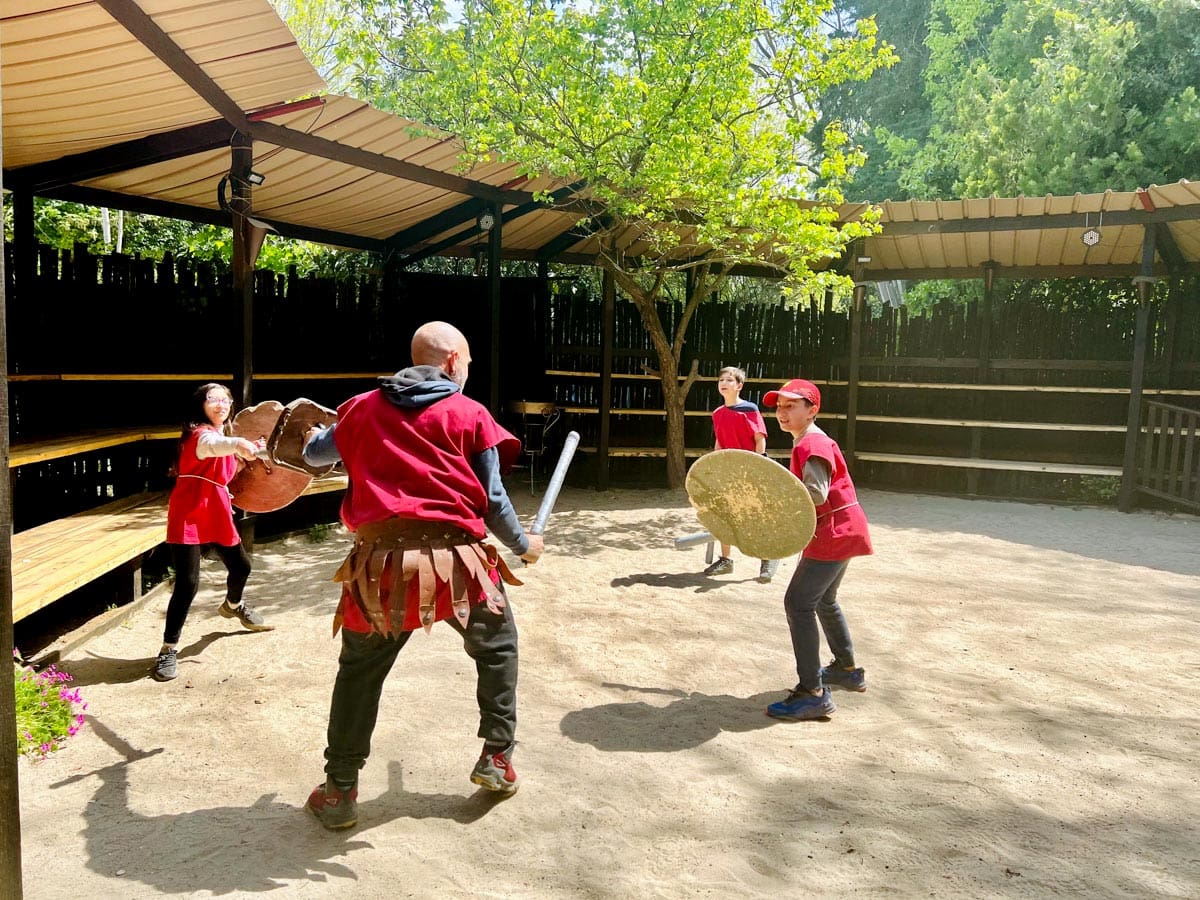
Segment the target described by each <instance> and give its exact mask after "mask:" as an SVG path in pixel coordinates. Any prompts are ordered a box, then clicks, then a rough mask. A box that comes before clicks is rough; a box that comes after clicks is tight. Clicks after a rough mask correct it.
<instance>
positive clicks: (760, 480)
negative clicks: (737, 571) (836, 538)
mask: <svg viewBox="0 0 1200 900" xmlns="http://www.w3.org/2000/svg"><path fill="white" fill-rule="evenodd" d="M686 487H687V493H688V500H690V501H691V504H692V506H694V507H695V508H696V517H697V518H698V519H699V520H700V524H702V525H703V526H704V527H705V528H707V529H708V530H709V531H710V532H712V535H713V537H715V538H716V539H717V540H718V541H720V542H721V543H723V544H732V545H733V546H735V547H737V548H738V549H739V550H741V551H742V552H743V553H744V554H746V555H747V556H753V557H755V558H756V559H784V558H786V557H789V556H795V555H796V554H798V553H799V552H800V551H801V550H803V549H804V548H805V547H806V546H807V545H808V542H809V541H811V540H812V536H813V532H814V531H815V530H816V527H817V513H816V509H815V508H814V507H813V502H812V497H810V496H809V493H808V488H806V487H805V486H804V482H802V481H801V480H800V479H799V478H797V477H796V476H795V475H793V474H792V473H791V472H790V471H789V470H788V469H786V468H785V467H783V466H781V465H780V464H779V463H777V462H775V461H774V460H772V459H768V458H767V457H765V456H759V455H758V454H757V453H752V452H750V451H749V450H714V451H713V452H712V453H706V454H705V455H704V456H702V457H700V458H699V459H698V460H696V462H695V463H694V464H693V465H692V467H691V468H690V469H689V470H688V474H687V482H686Z"/></svg>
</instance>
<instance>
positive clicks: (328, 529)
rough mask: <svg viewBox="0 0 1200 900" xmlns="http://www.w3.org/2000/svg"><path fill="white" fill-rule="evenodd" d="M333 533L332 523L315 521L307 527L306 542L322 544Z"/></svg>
mask: <svg viewBox="0 0 1200 900" xmlns="http://www.w3.org/2000/svg"><path fill="white" fill-rule="evenodd" d="M332 533H333V525H332V523H329V522H317V523H316V524H314V525H310V526H309V529H308V542H309V543H310V544H323V543H324V542H325V541H327V540H329V537H330V535H331V534H332Z"/></svg>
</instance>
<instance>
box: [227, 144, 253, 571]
mask: <svg viewBox="0 0 1200 900" xmlns="http://www.w3.org/2000/svg"><path fill="white" fill-rule="evenodd" d="M231 147H232V152H231V159H230V166H229V174H230V178H229V180H230V183H231V191H230V195H231V199H230V202H229V207H230V212H231V215H230V217H229V218H230V223H229V224H230V227H232V228H233V266H232V268H233V311H234V316H233V318H234V322H235V323H236V326H235V327H236V328H237V334H238V336H239V341H238V344H237V346H238V347H239V348H240V350H241V360H240V362H239V363H238V364H236V365H234V366H233V373H234V374H233V396H234V399H235V400H236V401H237V405H238V406H239V407H241V408H242V409H245V408H246V407H247V406H251V405H253V403H254V259H253V255H254V252H253V250H252V248H251V246H250V240H249V238H250V228H249V223H248V222H247V221H246V217H247V216H249V215H250V212H251V210H252V209H253V204H254V196H253V188H252V186H251V184H250V181H249V175H250V173H251V171H253V169H254V142H253V140H251V138H250V136H249V135H247V134H242V133H241V132H238V133H236V134H234V136H233V140H232V144H231ZM254 522H255V516H254V515H253V514H252V513H246V514H244V515H242V516H241V518H239V519H238V523H237V525H238V533H239V534H240V535H241V536H242V543H243V544H245V545H246V550H247V551H248V552H252V551H253V549H254Z"/></svg>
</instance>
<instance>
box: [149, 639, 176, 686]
mask: <svg viewBox="0 0 1200 900" xmlns="http://www.w3.org/2000/svg"><path fill="white" fill-rule="evenodd" d="M176 652H177V651H176V650H175V648H174V647H172V648H171V649H170V650H164V651H163V652H162V653H160V654H158V658H157V659H155V660H154V671H153V672H151V673H150V674H151V675H152V676H153V677H154V680H155V681H170V680H171V679H173V678H174V677H175V676H176V675H178V674H179V671H178V668H177V667H176V665H175V656H176Z"/></svg>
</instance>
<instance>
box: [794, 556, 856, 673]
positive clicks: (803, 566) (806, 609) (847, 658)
mask: <svg viewBox="0 0 1200 900" xmlns="http://www.w3.org/2000/svg"><path fill="white" fill-rule="evenodd" d="M849 562H850V561H849V560H848V559H843V560H838V561H837V562H825V561H822V560H816V559H801V560H800V562H799V563H798V564H797V566H796V571H795V572H794V573H793V574H792V580H791V582H790V583H789V584H788V587H787V593H785V594H784V595H783V608H784V611H785V612H786V613H787V621H788V629H789V630H790V631H791V633H792V651H793V652H794V653H795V654H796V677H797V678H798V679H799V680H798V682H797V684H796V690H798V691H813V690H816V689H817V688H819V687H821V632H822V631H823V632H824V633H825V640H826V641H827V642H828V644H829V649H830V650H831V651H833V658H834V663H835V664H836V665H839V666H842V667H844V668H850V667H851V666H853V665H854V644H853V643H851V641H850V629H849V628H848V627H847V626H846V618H845V616H843V615H842V608H841V606H840V605H839V604H838V599H837V594H838V587H839V586H841V583H842V576H844V575H845V574H846V566H847V565H848V564H849ZM818 622H820V631H818V629H817V623H818Z"/></svg>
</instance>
